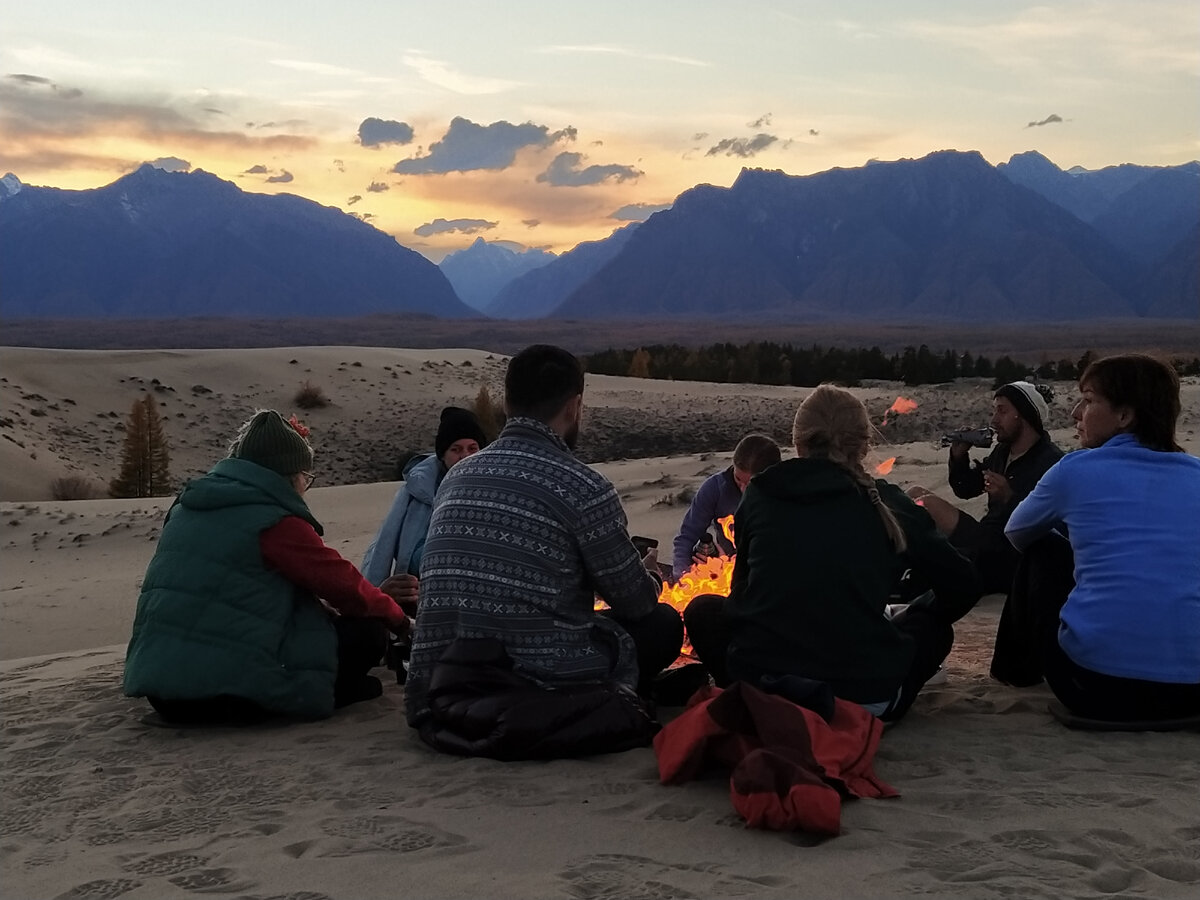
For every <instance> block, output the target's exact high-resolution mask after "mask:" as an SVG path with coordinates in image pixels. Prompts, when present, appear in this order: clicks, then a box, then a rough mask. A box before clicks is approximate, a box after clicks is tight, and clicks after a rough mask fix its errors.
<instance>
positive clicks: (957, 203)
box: [0, 150, 1200, 323]
mask: <svg viewBox="0 0 1200 900" xmlns="http://www.w3.org/2000/svg"><path fill="white" fill-rule="evenodd" d="M464 300H465V301H467V302H465V303H464V302H463V301H464ZM377 312H382V313H420V314H428V315H432V316H437V317H442V318H456V317H463V316H478V315H480V314H481V313H482V314H483V315H486V316H489V317H491V318H503V319H537V318H543V317H554V318H558V319H560V320H574V319H583V320H594V319H605V318H634V319H638V318H645V319H649V318H675V317H680V318H685V317H696V318H711V317H728V318H730V319H741V320H746V321H750V320H755V321H763V322H769V321H783V322H811V321H849V320H858V319H862V320H872V321H909V322H925V321H930V322H934V321H943V322H951V321H959V322H976V323H978V322H1037V321H1070V320H1078V321H1082V320H1087V319H1095V318H1110V319H1111V318H1130V317H1160V318H1177V319H1178V318H1186V319H1197V318H1200V162H1192V163H1187V164H1185V165H1181V166H1172V167H1149V166H1135V165H1121V166H1112V167H1109V168H1106V169H1101V170H1096V171H1089V170H1080V169H1072V170H1070V171H1063V170H1062V169H1060V168H1059V167H1058V166H1056V165H1055V164H1054V163H1052V162H1051V161H1050V160H1048V159H1046V158H1045V157H1044V156H1042V155H1041V154H1038V153H1036V152H1032V151H1030V152H1028V153H1021V154H1017V155H1015V156H1013V157H1012V158H1011V159H1010V160H1009V161H1008V162H1006V163H1001V164H1000V165H998V166H994V167H993V166H992V165H990V164H989V163H988V162H987V161H986V160H985V159H984V158H983V157H982V156H981V155H980V154H979V153H976V152H961V151H954V150H947V151H938V152H936V153H931V154H929V155H927V156H925V157H922V158H920V159H903V160H898V161H894V162H872V163H870V164H868V165H865V166H862V167H858V168H850V169H831V170H829V171H826V172H820V173H816V174H813V175H804V176H796V175H788V174H786V173H783V172H780V171H769V170H762V169H743V170H742V172H741V174H740V175H739V176H738V178H737V179H736V180H735V182H734V183H733V184H732V185H731V186H730V187H727V188H723V187H715V186H712V185H698V186H697V187H694V188H692V189H690V190H687V191H685V192H683V193H682V194H681V195H680V196H679V197H678V198H676V200H675V202H674V204H673V205H672V206H671V207H670V208H669V209H666V210H663V211H660V212H657V213H655V214H654V215H652V216H651V217H650V218H649V219H647V220H646V221H645V222H641V223H636V224H631V225H627V226H625V227H623V228H621V229H619V230H617V231H615V232H613V234H612V235H611V236H610V237H608V238H605V239H603V240H599V241H592V242H587V243H583V244H580V245H578V246H577V247H575V248H574V249H573V250H571V251H569V252H566V253H563V254H561V255H559V256H557V257H554V256H553V254H549V253H545V252H544V251H536V250H535V251H525V252H523V253H516V252H514V251H512V250H510V249H508V248H506V247H504V246H502V245H499V244H496V243H488V242H487V241H485V240H483V239H478V240H476V241H475V242H474V243H473V244H472V245H471V246H470V247H468V248H466V249H464V250H462V251H459V252H457V253H454V254H450V255H449V256H447V257H446V259H445V260H443V262H442V265H441V268H439V267H438V266H435V265H433V263H431V262H429V261H428V260H426V259H425V258H424V257H422V256H420V255H419V254H417V253H415V252H413V251H411V250H408V249H406V248H404V247H402V246H401V245H400V244H398V243H397V242H396V241H395V240H394V239H393V238H391V237H390V236H388V235H386V234H384V233H382V232H380V231H378V230H376V229H375V228H372V227H371V226H369V225H367V224H365V223H364V222H361V221H359V220H357V219H356V218H354V217H352V216H349V215H346V214H345V213H342V212H340V211H338V210H336V209H332V208H328V207H322V206H319V205H318V204H315V203H312V202H310V201H307V200H303V199H302V198H299V197H295V196H291V195H275V196H269V195H258V194H250V193H243V192H242V191H241V190H240V189H239V188H237V187H236V186H235V185H234V184H232V183H230V182H225V181H222V180H220V179H218V178H216V177H215V176H212V175H209V174H207V173H204V172H193V173H190V174H183V173H167V172H162V171H160V170H157V169H153V168H150V167H149V166H143V167H142V168H140V169H138V170H137V171H136V172H134V173H132V174H130V175H127V176H125V177H123V178H121V179H119V180H117V181H116V182H113V183H112V184H110V185H107V186H106V187H103V188H98V189H95V190H92V191H62V190H57V189H53V188H38V187H29V186H25V185H22V184H21V183H20V181H19V180H18V179H17V178H16V177H15V176H13V175H11V174H10V175H6V176H4V178H3V179H0V315H3V316H5V317H9V318H12V317H18V316H22V317H24V316H29V317H50V316H68V317H87V316H90V317H117V316H125V317H162V316H225V315H248V316H268V317H271V316H274V317H282V316H329V315H337V316H357V315H364V314H370V313H377Z"/></svg>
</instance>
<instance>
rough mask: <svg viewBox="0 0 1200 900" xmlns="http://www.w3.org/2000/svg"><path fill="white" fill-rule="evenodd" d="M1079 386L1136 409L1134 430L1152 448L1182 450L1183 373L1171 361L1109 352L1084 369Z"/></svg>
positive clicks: (1144, 443) (1142, 441) (1118, 404)
mask: <svg viewBox="0 0 1200 900" xmlns="http://www.w3.org/2000/svg"><path fill="white" fill-rule="evenodd" d="M1079 388H1080V390H1083V389H1084V388H1090V389H1091V390H1093V391H1095V392H1096V393H1097V394H1100V395H1101V396H1102V397H1104V399H1105V400H1107V401H1108V402H1109V403H1110V404H1112V405H1113V406H1114V407H1118V406H1126V407H1129V409H1131V410H1133V424H1132V425H1131V426H1130V429H1129V430H1130V431H1131V432H1133V435H1134V437H1136V438H1137V439H1138V441H1140V442H1141V443H1142V445H1143V446H1146V447H1149V448H1150V449H1151V450H1162V451H1165V452H1172V453H1177V452H1182V450H1183V448H1182V447H1180V446H1179V444H1178V443H1176V441H1175V423H1176V422H1178V421H1179V411H1180V402H1179V375H1178V374H1177V373H1176V372H1175V370H1174V369H1173V368H1172V367H1171V366H1169V365H1168V364H1167V363H1164V362H1161V361H1159V360H1157V359H1155V358H1154V357H1153V356H1146V355H1144V354H1141V353H1127V354H1123V355H1121V356H1106V357H1104V359H1098V360H1096V361H1095V362H1093V363H1092V364H1091V365H1089V366H1088V367H1087V368H1086V369H1084V370H1083V374H1082V375H1080V376H1079Z"/></svg>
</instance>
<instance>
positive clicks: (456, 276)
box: [438, 238, 556, 312]
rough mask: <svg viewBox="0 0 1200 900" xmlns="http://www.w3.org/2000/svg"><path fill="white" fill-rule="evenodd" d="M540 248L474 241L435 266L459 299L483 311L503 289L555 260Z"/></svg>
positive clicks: (551, 254) (552, 255) (481, 240)
mask: <svg viewBox="0 0 1200 900" xmlns="http://www.w3.org/2000/svg"><path fill="white" fill-rule="evenodd" d="M555 258H556V257H555V254H553V253H550V252H549V251H547V250H542V249H541V248H534V249H531V250H523V251H518V250H513V249H512V248H511V247H506V246H504V245H502V244H499V243H489V242H488V241H485V240H484V239H483V238H476V239H475V243H473V244H471V246H470V247H467V248H466V249H465V250H458V251H456V252H454V253H450V254H448V255H447V256H446V258H445V259H443V260H442V261H441V262H440V263H438V268H440V269H441V270H442V274H443V275H445V276H446V278H447V279H449V281H450V284H451V286H452V287H453V288H454V290H455V292H456V293H457V294H458V296H459V299H461V300H462V302H463V303H465V304H467V306H469V307H471V308H472V309H474V310H478V311H479V312H487V310H488V307H489V306H491V304H492V302H493V301H494V300H495V299H496V295H497V294H499V293H500V291H501V290H503V289H504V286H505V285H507V284H509V283H511V282H512V281H514V280H515V279H517V278H519V277H520V276H522V275H524V274H525V273H526V272H531V271H533V270H534V269H540V268H541V267H542V266H544V265H547V264H548V263H551V262H553V261H554V260H555Z"/></svg>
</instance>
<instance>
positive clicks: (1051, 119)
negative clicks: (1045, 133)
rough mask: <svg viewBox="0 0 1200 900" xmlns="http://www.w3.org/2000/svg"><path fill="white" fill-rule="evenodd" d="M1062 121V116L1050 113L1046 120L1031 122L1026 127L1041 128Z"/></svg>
mask: <svg viewBox="0 0 1200 900" xmlns="http://www.w3.org/2000/svg"><path fill="white" fill-rule="evenodd" d="M1062 120H1063V118H1062V116H1060V115H1059V114H1058V113H1050V115H1048V116H1046V118H1044V119H1042V121H1040V122H1030V123H1029V124H1028V125H1026V126H1025V127H1026V128H1040V127H1041V126H1042V125H1053V124H1054V123H1055V122H1061V121H1062Z"/></svg>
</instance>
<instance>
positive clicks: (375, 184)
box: [367, 181, 391, 194]
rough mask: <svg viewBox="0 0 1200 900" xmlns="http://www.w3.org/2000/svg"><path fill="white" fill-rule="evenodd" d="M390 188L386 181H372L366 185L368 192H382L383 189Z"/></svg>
mask: <svg viewBox="0 0 1200 900" xmlns="http://www.w3.org/2000/svg"><path fill="white" fill-rule="evenodd" d="M390 189H391V185H389V184H388V183H387V182H386V181H372V182H371V183H370V184H368V185H367V193H369V194H382V193H383V192H384V191H387V190H390Z"/></svg>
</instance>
